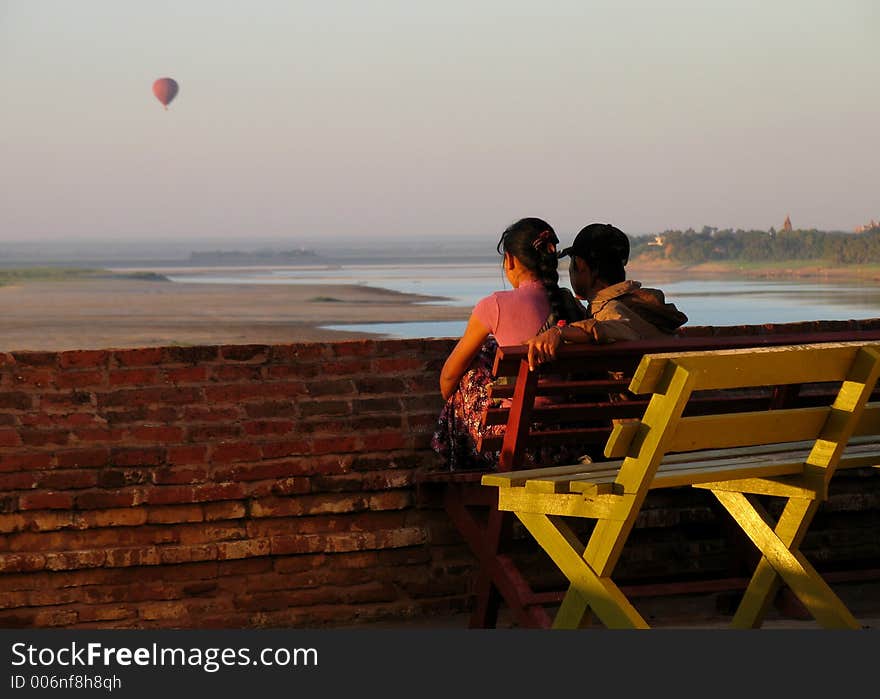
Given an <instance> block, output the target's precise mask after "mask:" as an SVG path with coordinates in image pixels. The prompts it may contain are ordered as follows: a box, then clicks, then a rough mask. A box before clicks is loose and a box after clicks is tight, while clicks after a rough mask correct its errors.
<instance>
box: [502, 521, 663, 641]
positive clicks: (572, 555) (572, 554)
mask: <svg viewBox="0 0 880 699" xmlns="http://www.w3.org/2000/svg"><path fill="white" fill-rule="evenodd" d="M516 516H517V517H519V519H520V521H521V522H522V523H523V525H525V527H526V529H528V530H529V532H530V533H531V535H532V536H533V537H535V540H536V541H537V542H538V543H539V544H540V545H541V547H542V548H543V549H544V551H546V552H547V554H548V555H549V556H550V558H552V559H553V561H554V563H556V565H557V566H558V567H559V569H560V570H561V571H562V573H563V574H564V575H565V577H566V578H568V580H569V581H570V582H571V587H570V588H569V591H568V593H567V594H566V596H565V601H564V602H563V605H562V607H561V609H560V612H561V614H560V615H557V618H556V620H555V621H554V623H553V628H565V629H576V628H578V627H579V626H580V624H581V621H582V619H583V616H584V613H585V612H586V611H587V607H588V606H589V608H590V609H592V610H593V612H594V613H595V614H596V616H597V617H599V620H600V621H601V622H602V623H603V624H605V626H607V627H608V628H611V629H647V628H648V623H647V622H646V621H645V620H644V619H643V618H642V616H641V614H639V613H638V611H636V609H635V607H633V606H632V604H630V601H629V600H628V599H627V598H626V596H625V595H624V594H623V593H622V592H621V591H620V588H618V587H617V585H615V584H614V583H613V582H612V581H611V579H610V578H608V577H600V576H599V575H597V574H596V573H595V571H594V570H593V569H592V568H591V567H590V566H589V565H588V564H587V562H586V561H585V560H584V558H583V551H584V546H583V544H581V542H580V541H579V540H578V538H577V536H576V535H575V534H574V532H572V531H571V529H570V527H569V526H568V525H567V524H565V522H564V521H562V519H561V518H559V517H555V516H552V517H551V516H548V515H543V514H533V513H529V512H516Z"/></svg>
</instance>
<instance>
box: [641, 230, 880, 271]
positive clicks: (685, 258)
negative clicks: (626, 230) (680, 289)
mask: <svg viewBox="0 0 880 699" xmlns="http://www.w3.org/2000/svg"><path fill="white" fill-rule="evenodd" d="M660 241H662V244H658V242H660ZM630 256H631V257H632V258H636V257H643V259H644V258H648V259H650V258H654V259H657V258H660V259H669V260H674V261H676V262H680V263H683V264H699V263H701V262H724V261H728V262H769V261H774V260H777V261H781V260H813V261H816V262H827V263H829V264H870V263H878V264H880V227H878V228H872V229H871V230H869V231H865V232H863V233H845V232H842V231H819V230H816V229H815V228H812V229H809V230H792V231H785V230H783V231H777V230H775V229H773V228H771V229H770V230H769V231H759V230H748V231H746V230H741V229H737V230H733V229H729V228H728V229H718V228H713V227H711V226H705V227H704V228H703V230H701V231H699V232H697V231H695V230H694V229H692V228H689V229H688V230H686V231H680V230H668V231H664V232H663V233H661V234H659V235H657V236H654V235H651V236H638V237H633V238H632V253H631V255H630Z"/></svg>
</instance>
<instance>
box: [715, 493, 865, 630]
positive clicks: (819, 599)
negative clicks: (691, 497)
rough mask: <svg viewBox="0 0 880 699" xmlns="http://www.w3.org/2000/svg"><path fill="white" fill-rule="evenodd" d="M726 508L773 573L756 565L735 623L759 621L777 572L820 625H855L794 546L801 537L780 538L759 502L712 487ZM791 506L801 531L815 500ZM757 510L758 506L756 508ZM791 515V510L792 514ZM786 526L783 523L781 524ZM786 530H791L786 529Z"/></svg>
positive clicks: (775, 586) (738, 624) (757, 622)
mask: <svg viewBox="0 0 880 699" xmlns="http://www.w3.org/2000/svg"><path fill="white" fill-rule="evenodd" d="M712 492H713V493H715V497H717V498H718V500H719V501H720V502H721V504H722V505H724V507H725V508H726V509H727V511H728V512H730V514H731V515H732V516H733V518H734V519H735V520H736V521H737V523H738V524H739V525H740V526H741V527H742V529H743V531H744V532H745V533H746V534H748V536H749V538H750V539H751V540H752V541H753V542H754V543H755V545H756V546H757V547H758V549H759V550H760V551H761V553H762V554H763V558H762V559H761V564H764V565H766V566H769V567H771V568H772V570H773V571H774V573H775V574H774V575H772V576H771V575H769V574H768V573H765V572H764V568H763V567H762V566H759V568H758V570H757V571H756V573H755V575H754V576H753V577H752V581H751V582H750V583H749V589H748V590H747V595H746V596H745V597H744V598H743V604H745V605H746V609H745V610H744V611H743V612H742V614H740V612H739V611H738V612H737V616H735V617H734V625H735V626H738V627H739V626H741V625H745V624H746V623H747V622H751V624H749V625H750V626H751V627H752V628H754V626H755V625H760V621H761V618H760V616H756V613H758V612H761V611H762V610H763V609H766V604H767V599H768V598H769V597H770V595H772V593H773V592H774V591H775V590H776V589H777V588H778V585H777V584H776V576H777V575H778V576H780V577H781V578H782V579H783V580H784V581H785V582H786V584H788V586H789V587H790V588H791V590H792V592H794V594H795V595H797V598H798V599H799V600H800V601H801V602H802V603H803V604H804V606H805V607H806V608H807V609H808V610H809V611H810V613H811V614H812V615H813V617H814V618H815V619H816V621H818V622H819V623H820V624H821V625H822V626H823V627H825V628H830V629H857V628H860V625H859V623H858V621H856V619H855V617H853V615H852V614H851V613H850V611H849V610H848V609H847V608H846V605H844V604H843V602H842V601H841V600H840V598H839V597H838V596H837V595H836V594H835V593H834V591H833V590H832V589H831V588H830V587H829V586H828V584H827V583H826V582H825V581H824V580H823V579H822V577H821V576H820V575H819V574H818V573H817V572H816V570H815V569H814V568H813V566H811V565H810V563H809V562H808V561H807V559H806V558H804V556H803V554H801V553H800V551H798V550H797V548H798V546H799V544H800V541H799V539H800V537H798V536H793V537H787V538H790V539H791V541H790V543H786V542H784V541H782V540H781V539H780V537H779V536H778V535H777V533H776V532H774V531H773V529H772V528H771V527H770V526H769V525H768V523H767V519H768V516H767V514H766V513H765V512H763V508H760V506H756V505H752V503H750V502H749V501H748V499H747V498H746V496H745V495H743V494H742V493H734V492H727V491H720V490H719V491H712ZM793 499H794V498H792V499H790V500H789V504H791V505H792V510H793V511H797V510H800V511H801V517H800V521H799V522H798V526H797V527H796V528H795V531H796V532H798V531H804V530H805V529H806V526H807V525H808V524H809V520H810V519H812V516H813V514H814V513H815V510H816V506H815V503H816V501H814V500H805V499H802V500H803V502H801V503H792V502H791V500H793ZM759 510H761V511H760V512H759ZM792 517H794V514H792ZM783 528H785V527H783ZM789 531H791V530H790V529H789Z"/></svg>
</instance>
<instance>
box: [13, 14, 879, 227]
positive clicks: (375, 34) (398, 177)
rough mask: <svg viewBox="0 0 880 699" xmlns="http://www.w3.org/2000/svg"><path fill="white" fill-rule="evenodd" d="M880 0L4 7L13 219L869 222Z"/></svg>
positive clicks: (22, 223)
mask: <svg viewBox="0 0 880 699" xmlns="http://www.w3.org/2000/svg"><path fill="white" fill-rule="evenodd" d="M878 4H880V3H877V2H876V0H839V1H837V2H830V1H829V2H813V1H811V0H802V1H800V2H794V1H784V0H763V1H757V0H738V1H736V2H734V1H733V0H730V1H726V2H721V1H720V0H716V1H713V0H705V1H703V2H697V1H694V2H632V1H628V0H620V1H617V2H588V1H586V0H577V1H576V0H571V1H569V0H557V1H553V0H544V1H543V2H541V1H539V0H492V1H488V0H487V1H485V2H479V1H476V0H471V1H470V2H462V1H460V0H444V2H442V3H440V2H431V3H427V2H418V1H417V0H408V1H404V0H387V1H385V2H375V1H370V0H358V1H355V0H352V1H345V2H343V1H339V0H315V1H312V0H289V1H281V0H278V1H269V0H251V1H250V2H244V1H240V2H231V1H229V0H212V1H208V0H205V1H197V0H190V1H189V2H187V1H185V0H178V1H175V2H169V1H164V2H163V1H160V0H151V1H150V2H145V1H142V2H133V1H124V0H0V93H2V94H3V95H4V100H3V106H2V111H0V190H2V192H3V194H2V197H0V239H4V240H16V239H30V240H34V239H35V238H41V237H43V238H45V239H46V240H53V239H68V240H69V239H75V238H77V237H82V236H90V237H93V236H98V237H100V236H114V237H120V238H141V237H147V236H149V237H157V238H166V237H177V236H185V237H198V236H205V237H207V236H234V237H238V236H245V235H260V236H285V237H289V238H290V239H297V238H300V237H302V238H305V239H312V238H314V237H325V236H343V237H350V236H351V237H354V236H361V237H363V238H369V236H371V235H380V234H381V235H383V236H385V235H401V236H412V237H414V238H423V239H425V240H428V241H429V240H430V239H431V238H432V237H434V236H438V235H443V234H482V233H484V232H486V231H489V232H491V233H492V234H493V236H494V234H495V233H496V232H499V231H500V230H502V229H503V228H504V226H505V225H507V224H508V223H509V222H511V221H512V220H514V219H516V218H519V217H520V216H527V215H529V216H543V217H545V218H547V219H548V220H549V221H550V222H551V223H552V224H553V225H554V226H555V227H556V228H557V230H558V231H559V232H560V235H561V237H563V238H567V237H570V235H571V234H572V233H573V232H575V231H576V230H577V229H578V228H580V227H581V226H582V225H584V224H585V223H587V222H589V221H594V220H602V221H610V222H613V223H615V224H617V225H619V226H620V227H621V228H623V229H624V230H626V231H629V232H632V233H642V232H653V231H658V230H663V229H666V228H687V227H689V226H693V227H695V228H699V227H701V226H703V225H715V226H720V227H727V226H731V227H742V228H750V227H756V228H767V227H769V226H771V225H775V226H777V227H779V226H780V225H781V223H782V220H783V219H784V217H785V215H786V213H789V214H791V218H792V221H793V223H794V225H795V226H803V227H818V228H823V229H841V230H851V229H852V228H853V227H854V226H856V225H858V224H860V223H863V222H864V221H866V220H867V219H869V218H871V217H874V218H878V217H880V196H878V192H880V148H878V137H877V133H878V127H877V125H878V123H880V10H878V9H877V8H878ZM166 75H167V76H171V77H174V78H175V79H176V80H177V81H178V82H179V83H180V94H179V95H178V97H177V99H176V100H175V101H174V102H173V103H172V104H171V106H170V107H169V110H168V111H167V112H164V111H163V110H162V107H161V105H160V104H159V103H158V102H157V101H156V100H155V98H154V97H153V96H152V94H151V91H150V86H151V84H152V82H153V80H154V79H156V78H158V77H161V76H166Z"/></svg>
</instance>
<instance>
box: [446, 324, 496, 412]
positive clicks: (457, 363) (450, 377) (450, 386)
mask: <svg viewBox="0 0 880 699" xmlns="http://www.w3.org/2000/svg"><path fill="white" fill-rule="evenodd" d="M487 337H489V328H487V327H486V326H485V325H483V322H482V321H481V320H480V319H479V318H477V317H476V316H474V315H472V316H471V317H470V320H468V324H467V327H466V328H465V330H464V334H463V335H462V336H461V339H460V340H459V341H458V343H457V344H456V345H455V347H454V348H453V349H452V352H450V353H449V357H447V358H446V363H445V364H444V365H443V369H442V371H441V372H440V393H441V394H442V395H443V400H448V398H449V396H451V395H452V394H453V393H455V391H456V390H458V382H459V381H461V377H462V376H464V374H465V372H466V371H467V370H468V366H470V363H471V362H472V361H473V359H474V357H476V356H477V352H479V351H480V347H481V346H482V344H483V341H484V340H485V339H486V338H487Z"/></svg>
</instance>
